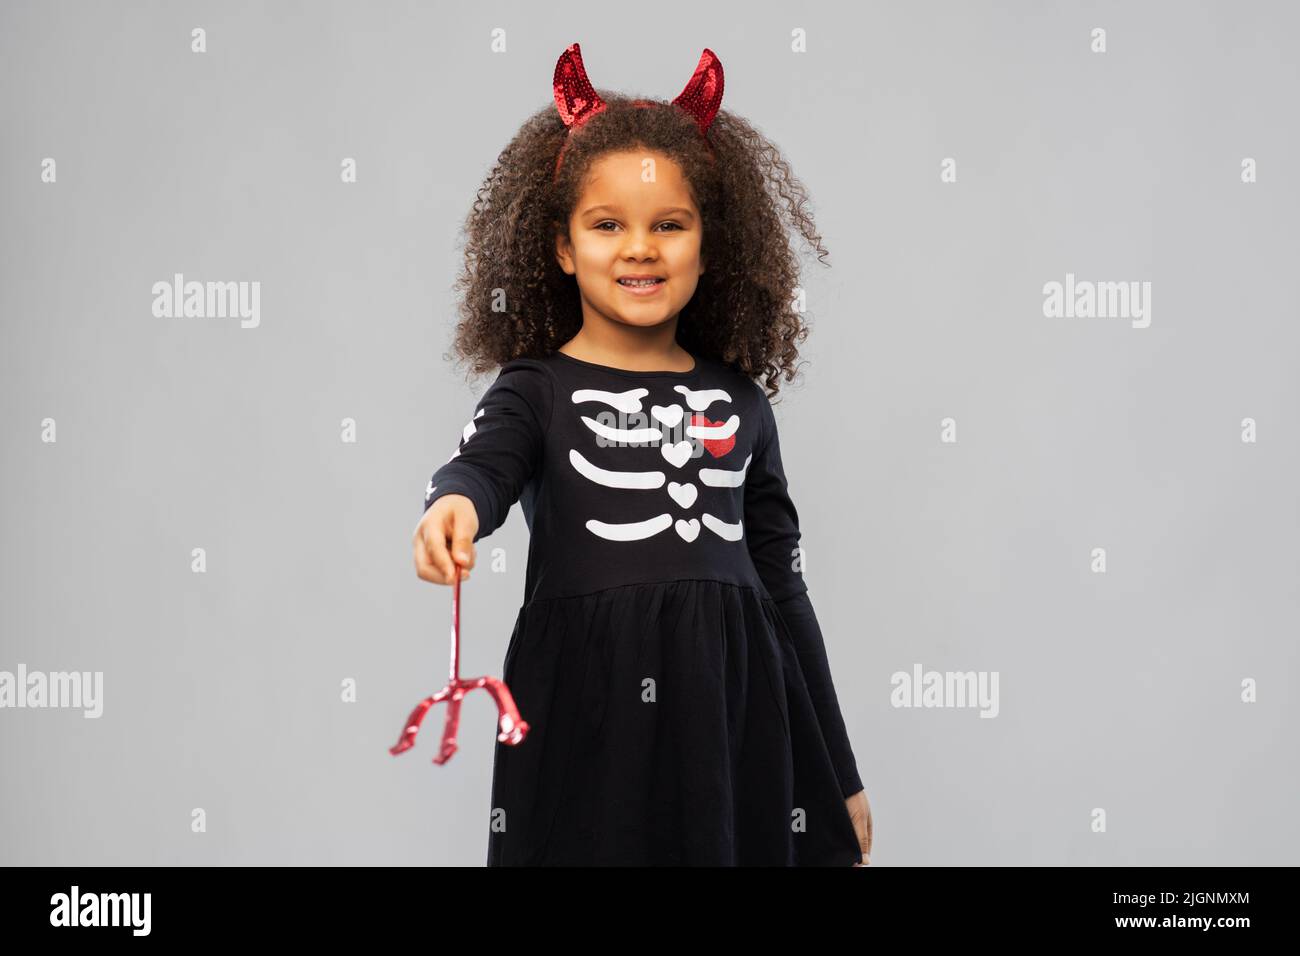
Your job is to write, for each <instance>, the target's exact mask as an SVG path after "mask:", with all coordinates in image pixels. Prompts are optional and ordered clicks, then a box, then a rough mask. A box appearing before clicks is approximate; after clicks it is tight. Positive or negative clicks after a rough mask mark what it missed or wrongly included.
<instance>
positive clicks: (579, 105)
mask: <svg viewBox="0 0 1300 956" xmlns="http://www.w3.org/2000/svg"><path fill="white" fill-rule="evenodd" d="M552 86H553V87H554V89H555V108H556V109H557V110H558V111H559V114H560V118H561V119H562V120H564V125H565V126H566V127H567V128H568V131H569V132H570V133H572V132H573V131H574V130H575V129H576V128H577V127H579V126H581V125H582V124H583V123H585V122H587V120H589V119H591V118H592V117H593V116H595V115H596V114H597V113H600V112H602V111H603V110H604V109H605V107H606V106H607V105H608V104H606V102H605V101H604V100H603V99H601V98H600V94H599V93H597V92H596V90H595V87H593V86H592V85H591V80H590V79H588V78H587V68H586V67H585V66H583V64H582V50H581V48H580V47H579V46H578V44H577V43H571V44H569V46H568V47H566V48H565V50H564V52H563V53H561V54H560V58H559V60H557V61H556V63H555V78H554V80H553V81H552ZM722 87H723V77H722V61H721V60H719V59H718V57H717V55H716V54H715V53H714V52H713V51H712V50H710V49H708V48H705V50H704V52H703V53H701V54H700V62H699V63H698V64H696V66H695V72H694V73H693V74H692V75H691V78H690V80H689V81H688V82H687V84H686V86H685V88H684V89H683V90H682V91H681V92H680V93H679V94H677V98H676V99H674V100H673V103H672V105H674V106H680V107H681V108H682V109H684V110H685V111H686V112H687V113H689V114H691V116H692V117H694V118H695V125H696V126H698V127H699V130H700V135H701V136H706V139H705V142H706V143H707V142H708V140H707V134H708V131H709V126H710V125H711V124H712V123H713V120H714V117H716V116H717V115H718V109H719V107H721V106H722ZM635 105H637V106H653V105H655V104H653V103H649V102H646V101H643V100H637V101H636V104H635ZM568 145H569V140H568V137H566V138H565V141H564V144H563V145H562V146H561V147H560V153H559V155H558V156H556V157H555V175H556V176H557V177H558V176H559V174H560V163H561V162H562V161H563V159H564V153H565V150H566V149H567V148H568ZM710 152H712V147H710Z"/></svg>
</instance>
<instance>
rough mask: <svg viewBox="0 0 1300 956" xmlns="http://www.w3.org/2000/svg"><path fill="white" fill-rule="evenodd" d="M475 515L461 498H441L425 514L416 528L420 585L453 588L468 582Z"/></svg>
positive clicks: (471, 503) (417, 567) (416, 553)
mask: <svg viewBox="0 0 1300 956" xmlns="http://www.w3.org/2000/svg"><path fill="white" fill-rule="evenodd" d="M476 534H478V512H477V511H475V510H474V502H472V501H471V500H470V499H469V498H467V497H465V496H464V495H443V496H442V497H441V498H439V499H438V500H437V501H435V502H434V503H433V504H431V505H429V510H428V511H426V512H425V513H424V517H423V518H421V519H420V523H419V524H418V525H417V526H416V528H415V573H416V574H417V575H419V577H420V580H422V581H431V582H432V583H434V584H453V583H454V582H455V580H456V571H457V570H458V568H457V566H458V565H459V571H460V579H461V580H462V581H468V580H469V569H470V568H472V567H474V535H476Z"/></svg>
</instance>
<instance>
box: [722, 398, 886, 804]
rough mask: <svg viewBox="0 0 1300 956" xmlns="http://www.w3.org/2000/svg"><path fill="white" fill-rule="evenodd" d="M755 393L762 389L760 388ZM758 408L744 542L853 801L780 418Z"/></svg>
mask: <svg viewBox="0 0 1300 956" xmlns="http://www.w3.org/2000/svg"><path fill="white" fill-rule="evenodd" d="M755 387H756V388H760V387H759V386H758V385H757V384H756V385H755ZM760 391H761V388H760ZM759 407H760V414H761V415H762V429H761V435H760V438H759V451H758V452H757V453H756V454H755V455H754V460H753V461H752V462H751V463H750V466H749V471H748V472H747V473H746V476H745V537H746V540H747V541H748V544H749V552H750V556H751V557H752V559H753V561H754V566H755V568H756V569H757V570H758V575H759V577H760V578H761V579H762V581H763V584H764V586H765V587H766V588H767V590H768V592H769V593H770V594H771V595H772V599H773V601H775V602H776V605H777V608H778V609H779V610H780V612H781V618H782V620H783V621H784V622H785V625H786V628H787V630H788V631H789V632H790V636H791V638H792V639H793V641H794V645H795V650H796V652H797V654H798V658H799V667H800V669H801V670H802V671H803V674H804V679H805V681H806V682H807V685H808V692H809V694H810V695H811V697H812V701H813V707H814V709H815V710H816V712H817V721H818V723H819V724H820V726H821V729H822V736H823V737H825V739H826V744H827V747H828V748H829V750H830V755H831V761H832V763H833V764H834V766H835V772H836V775H837V777H838V778H839V783H840V790H841V791H842V793H843V795H844V796H845V797H849V796H852V795H853V794H855V793H857V792H858V791H860V790H862V789H863V786H862V779H861V777H860V776H859V775H858V768H857V762H856V761H855V759H854V756H853V748H852V746H851V745H850V744H849V735H848V731H847V729H846V728H845V726H844V717H843V715H842V714H841V713H840V705H839V699H838V698H837V696H836V694H835V685H834V683H833V682H832V680H831V669H830V662H829V660H828V659H827V657H826V644H825V641H824V640H823V638H822V632H821V628H820V626H819V625H818V623H817V615H816V614H815V613H814V611H813V606H812V602H811V601H810V600H809V598H808V585H807V584H806V583H805V582H804V579H803V573H802V571H801V570H800V568H801V567H802V562H798V563H796V557H797V550H796V549H797V548H798V547H799V538H800V532H799V514H798V512H797V511H796V509H795V506H794V502H793V501H791V499H790V495H789V493H788V491H787V483H786V477H785V471H784V468H783V466H782V463H781V443H780V438H779V435H778V434H777V427H776V417H775V416H774V415H773V413H772V406H771V404H770V403H769V402H768V400H767V397H766V395H764V396H763V397H762V401H761V402H760V403H759Z"/></svg>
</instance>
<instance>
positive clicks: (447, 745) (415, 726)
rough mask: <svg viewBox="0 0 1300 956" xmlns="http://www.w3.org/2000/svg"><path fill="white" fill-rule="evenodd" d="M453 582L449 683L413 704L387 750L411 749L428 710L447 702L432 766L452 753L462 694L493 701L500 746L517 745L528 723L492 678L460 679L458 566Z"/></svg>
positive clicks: (393, 753)
mask: <svg viewBox="0 0 1300 956" xmlns="http://www.w3.org/2000/svg"><path fill="white" fill-rule="evenodd" d="M455 567H456V581H455V584H454V585H453V586H452V591H451V680H449V681H448V683H447V686H446V687H444V688H443V689H442V690H440V691H438V693H436V694H434V695H433V696H432V697H426V698H424V700H422V701H420V702H419V703H418V704H416V705H415V709H414V710H413V711H411V716H410V717H407V718H406V727H405V728H404V729H403V730H402V736H401V737H399V738H398V740H397V743H395V744H394V745H393V746H392V747H390V748H389V749H388V752H389V753H390V754H392V755H393V756H394V757H396V756H397V755H398V754H400V753H403V752H405V751H407V750H410V749H411V748H412V747H414V746H415V735H416V734H417V733H419V732H420V724H421V723H423V722H424V715H425V714H427V713H428V712H429V708H430V707H432V706H433V705H434V704H436V703H439V702H440V701H444V700H445V701H446V702H447V723H446V725H445V726H444V727H443V731H442V747H441V749H439V751H438V753H437V755H436V756H435V757H434V758H433V762H434V763H436V764H444V763H446V762H447V761H448V760H450V759H451V756H452V754H454V753H455V752H456V749H457V748H456V730H457V728H458V727H459V726H460V701H461V698H463V697H464V696H465V695H466V694H468V693H469V692H470V691H472V690H476V689H477V688H479V687H486V688H487V691H488V693H489V694H491V695H492V699H493V700H495V701H496V702H497V712H498V714H499V715H500V718H499V721H498V724H499V726H500V728H501V733H499V734H497V740H499V741H501V742H502V743H503V744H511V745H512V746H513V745H517V744H520V743H522V742H523V739H524V737H525V736H526V735H527V734H528V722H527V721H525V720H524V719H523V718H521V717H520V716H519V709H518V708H517V707H515V699H514V698H513V697H511V696H510V688H509V687H507V686H506V685H505V683H504V682H503V681H500V680H498V679H497V678H495V677H475V678H472V679H470V680H462V679H461V676H460V565H459V564H457V565H456V566H455Z"/></svg>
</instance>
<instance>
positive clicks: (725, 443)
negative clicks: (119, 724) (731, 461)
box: [691, 414, 736, 458]
mask: <svg viewBox="0 0 1300 956" xmlns="http://www.w3.org/2000/svg"><path fill="white" fill-rule="evenodd" d="M691 424H692V425H705V426H707V425H725V424H726V422H725V421H721V422H711V421H709V419H708V416H706V415H699V414H696V415H692V416H691ZM700 442H701V444H703V445H704V449H705V450H706V451H707V452H708V453H709V454H710V455H712V456H713V457H714V458H721V457H722V456H723V455H725V454H726V453H727V452H729V451H731V449H733V448H735V447H736V436H735V435H732V436H731V437H730V438H701V439H700Z"/></svg>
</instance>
